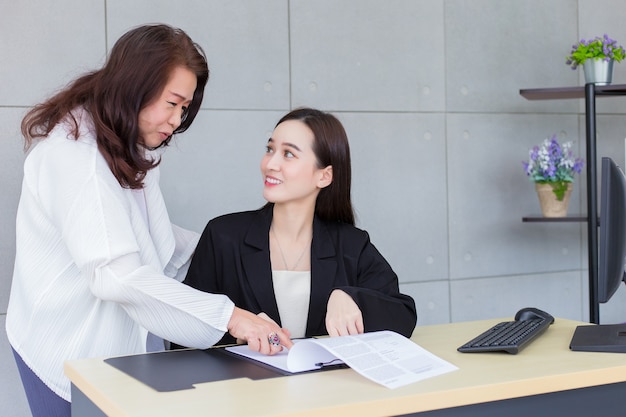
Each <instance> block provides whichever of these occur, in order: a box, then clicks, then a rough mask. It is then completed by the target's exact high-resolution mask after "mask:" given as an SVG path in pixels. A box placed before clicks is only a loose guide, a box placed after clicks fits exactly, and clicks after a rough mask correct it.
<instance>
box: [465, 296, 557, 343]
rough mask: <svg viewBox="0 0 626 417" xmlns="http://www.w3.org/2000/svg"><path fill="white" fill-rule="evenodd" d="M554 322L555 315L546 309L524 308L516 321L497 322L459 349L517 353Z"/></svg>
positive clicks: (518, 313) (517, 315) (516, 316)
mask: <svg viewBox="0 0 626 417" xmlns="http://www.w3.org/2000/svg"><path fill="white" fill-rule="evenodd" d="M552 323H554V317H552V316H551V315H550V314H548V313H546V312H545V311H541V310H539V309H537V308H532V307H527V308H523V309H521V310H520V311H518V312H517V314H516V315H515V320H514V321H504V322H502V323H498V324H496V325H495V326H493V327H491V328H490V329H488V330H486V331H485V332H483V333H481V334H480V335H478V336H477V337H475V338H474V339H472V340H470V341H469V342H467V343H465V344H464V345H463V346H460V347H459V348H458V349H457V350H458V351H459V352H464V353H469V352H496V351H505V352H508V353H513V354H516V353H518V352H519V351H520V350H521V349H522V348H523V347H524V346H526V345H527V344H528V343H530V342H531V341H532V340H534V339H535V338H536V337H537V336H539V335H540V334H541V333H543V332H544V331H545V330H546V329H547V328H548V327H549V326H550V325H551V324H552Z"/></svg>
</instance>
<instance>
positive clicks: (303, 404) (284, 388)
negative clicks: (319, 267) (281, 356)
mask: <svg viewBox="0 0 626 417" xmlns="http://www.w3.org/2000/svg"><path fill="white" fill-rule="evenodd" d="M499 321H502V320H484V321H476V322H464V323H452V324H444V325H436V326H423V327H417V328H416V329H415V332H414V333H413V336H412V340H414V341H415V342H416V343H418V344H420V345H421V346H422V347H424V348H425V349H427V350H429V351H431V352H433V353H434V354H436V355H438V356H440V357H441V358H443V359H445V360H447V361H449V362H451V363H453V364H455V365H456V366H458V367H459V370H457V371H454V372H451V373H448V374H445V375H441V376H437V377H435V378H431V379H427V380H425V381H420V382H417V383H414V384H411V385H408V386H405V387H401V388H397V389H393V390H390V389H388V388H385V387H383V386H380V385H378V384H376V383H374V382H371V381H370V380H368V379H366V378H364V377H362V376H361V375H359V374H357V373H356V372H355V371H353V370H351V369H340V370H335V371H330V372H316V373H308V374H302V375H295V376H288V377H280V378H271V379H264V380H257V381H252V380H249V379H245V378H244V379H234V380H227V381H218V382H209V383H203V384H197V385H196V386H195V389H190V390H183V391H174V392H157V391H155V390H153V389H152V388H150V387H149V386H147V385H144V384H143V383H141V382H139V381H137V380H135V379H133V378H132V377H130V376H128V375H126V374H125V373H123V372H121V371H119V370H118V369H116V368H114V367H112V366H110V365H108V364H106V363H105V362H103V360H102V359H82V360H74V361H68V362H66V365H65V373H66V374H67V375H68V377H69V378H70V379H71V380H72V382H73V383H74V385H75V386H76V387H77V388H78V389H80V390H81V391H82V392H83V393H84V394H85V395H86V396H87V397H88V398H89V399H91V401H92V402H93V403H95V404H96V405H97V406H98V407H99V408H100V409H101V410H103V412H105V413H106V414H107V415H109V416H113V417H139V416H151V417H160V416H167V417H171V416H172V415H180V416H182V415H184V416H190V417H191V416H204V415H207V413H208V412H209V411H210V414H211V415H219V416H231V415H232V416H241V415H256V416H281V415H290V416H294V415H295V416H314V415H315V416H318V415H339V414H341V415H346V416H348V415H358V416H383V415H400V414H407V413H412V412H420V411H429V410H436V409H442V408H449V407H455V406H462V405H469V404H477V403H482V402H489V401H497V400H502V399H508V398H516V397H523V396H529V395H536V394H543V393H549V392H556V391H563V390H569V389H576V388H583V387H589V386H596V385H604V384H610V383H615V382H623V381H626V355H620V354H616V353H591V352H572V351H570V350H569V342H570V340H571V337H572V334H573V332H574V329H575V328H576V326H577V325H580V324H586V323H581V322H577V321H570V320H564V319H558V318H557V319H556V320H555V323H554V324H553V325H552V326H550V328H549V329H548V330H547V331H546V332H545V333H544V334H543V335H541V336H540V337H539V338H538V339H537V340H535V341H533V342H532V343H531V344H530V345H529V346H527V347H526V348H525V349H524V350H522V351H521V352H520V353H519V354H518V355H510V354H507V353H459V352H457V350H456V348H457V347H458V346H460V345H462V344H463V343H464V342H466V341H468V340H470V339H471V338H473V337H475V336H477V335H478V334H479V333H480V332H482V331H484V330H486V329H487V328H488V327H490V326H492V325H493V324H495V323H497V322H499ZM164 377H165V378H166V377H167V375H164Z"/></svg>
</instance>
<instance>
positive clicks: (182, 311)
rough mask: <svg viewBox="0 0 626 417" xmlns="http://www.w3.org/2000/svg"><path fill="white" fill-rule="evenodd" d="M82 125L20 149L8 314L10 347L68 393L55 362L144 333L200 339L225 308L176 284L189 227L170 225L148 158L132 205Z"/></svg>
mask: <svg viewBox="0 0 626 417" xmlns="http://www.w3.org/2000/svg"><path fill="white" fill-rule="evenodd" d="M79 116H80V114H79ZM92 126H93V123H92V122H91V119H89V118H88V117H85V116H83V117H82V120H81V135H80V138H79V140H74V139H73V138H72V137H71V136H70V134H69V130H68V127H67V126H64V125H63V124H60V125H59V126H57V127H56V128H55V129H54V130H53V132H51V134H50V135H49V137H48V138H46V139H44V140H42V141H41V142H39V143H38V144H37V145H36V146H35V147H34V148H33V149H32V150H31V152H30V154H29V155H28V156H27V158H26V161H25V164H24V180H23V184H22V194H21V197H20V203H19V207H18V212H17V221H16V257H15V268H14V273H13V282H12V287H11V295H10V299H9V306H8V311H7V317H6V331H7V335H8V339H9V342H10V344H11V346H12V347H13V348H14V349H15V350H16V352H17V353H18V354H19V355H20V356H21V357H22V359H23V360H24V361H25V362H26V364H27V365H28V366H29V367H30V368H31V369H32V370H33V371H34V372H35V374H37V375H38V376H39V378H41V379H42V380H43V382H44V383H45V384H46V385H48V386H49V387H50V388H51V389H52V390H53V391H54V392H55V393H57V394H58V395H60V396H61V397H62V398H64V399H66V400H68V401H69V400H70V381H69V379H68V378H67V377H65V375H64V373H63V361H65V360H67V359H75V358H86V357H103V356H115V355H125V354H133V353H143V352H145V351H146V334H147V331H151V332H152V333H154V334H156V335H158V336H161V337H163V338H165V339H167V340H171V341H173V342H176V343H178V344H181V345H183V346H191V347H197V348H207V347H209V346H211V345H213V344H214V343H216V342H217V341H219V340H220V339H221V337H222V336H223V335H224V332H225V331H227V328H226V326H227V324H228V321H229V319H230V317H231V315H232V312H233V308H234V305H233V303H232V302H231V301H230V299H228V298H227V297H226V296H223V295H215V294H207V293H204V292H200V291H196V290H194V289H193V288H191V287H188V286H186V285H184V284H182V283H180V282H179V281H181V280H182V279H183V278H184V273H185V272H186V266H187V265H188V261H189V259H190V257H191V255H192V253H193V250H194V249H195V246H196V244H197V241H198V237H199V236H198V234H197V233H195V232H190V231H187V230H184V229H181V228H179V227H177V226H174V225H172V224H171V223H170V220H169V217H168V214H167V210H166V208H165V203H164V201H163V196H162V195H161V191H160V189H159V184H158V181H159V169H158V167H157V168H155V169H152V170H150V171H149V173H148V175H147V176H146V179H145V188H144V196H145V199H146V204H145V207H143V210H144V212H143V213H142V207H140V204H138V201H137V198H136V195H134V194H133V193H134V192H133V191H131V190H130V189H126V188H122V187H121V186H120V185H119V183H118V181H117V180H116V179H115V177H114V176H113V174H112V172H111V170H110V169H109V167H108V165H107V163H106V161H105V160H104V158H103V157H102V155H101V154H100V152H99V151H98V149H97V146H96V142H95V137H94V134H93V127H92ZM154 156H155V157H156V156H157V155H156V154H155V155H154ZM146 215H147V222H146ZM181 275H182V276H181Z"/></svg>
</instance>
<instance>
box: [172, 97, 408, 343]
mask: <svg viewBox="0 0 626 417" xmlns="http://www.w3.org/2000/svg"><path fill="white" fill-rule="evenodd" d="M261 174H262V177H263V181H264V187H263V197H264V198H265V199H266V200H267V201H268V204H266V205H265V206H264V207H263V208H261V209H260V210H256V211H247V212H242V213H233V214H227V215H224V216H221V217H217V218H215V219H213V220H211V221H210V222H209V223H208V225H207V226H206V228H205V230H204V232H203V234H202V236H201V238H200V242H199V244H198V246H197V248H196V251H195V254H194V257H193V259H192V262H191V265H190V268H189V271H188V273H187V276H186V279H185V281H184V282H185V283H186V284H188V285H190V286H192V287H194V288H197V289H199V290H202V291H206V292H211V293H216V294H225V295H227V296H228V297H229V298H230V299H231V300H232V301H233V302H234V303H235V305H236V306H237V307H240V308H242V309H246V310H249V311H251V312H254V313H257V314H259V315H261V316H262V317H265V318H267V319H271V320H273V321H275V322H276V323H278V324H279V325H280V326H281V327H283V328H284V329H287V330H288V331H289V333H290V334H291V337H292V338H299V337H312V336H319V335H325V334H328V335H330V336H338V335H348V334H359V333H363V332H371V331H376V330H384V329H388V330H393V331H396V332H398V333H401V334H403V335H404V336H407V337H410V336H411V333H412V332H413V329H414V328H415V324H416V321H417V314H416V311H415V302H414V301H413V299H412V298H411V297H409V296H407V295H404V294H401V293H400V292H399V288H398V277H397V276H396V274H395V273H394V272H393V270H392V269H391V267H390V266H389V264H388V263H387V261H386V260H385V259H384V258H383V256H382V255H381V254H380V253H379V252H378V250H377V249H376V248H375V247H374V245H373V244H372V243H371V242H370V239H369V235H368V234H367V232H365V231H363V230H360V229H358V228H356V227H355V226H354V212H353V209H352V202H351V199H350V183H351V166H350V149H349V145H348V138H347V136H346V133H345V130H344V128H343V126H342V125H341V123H340V122H339V120H337V118H335V117H334V116H333V115H331V114H328V113H324V112H321V111H319V110H315V109H309V108H302V109H297V110H294V111H292V112H290V113H289V114H287V115H286V116H284V117H283V118H282V119H281V120H280V121H279V122H278V124H277V125H276V127H275V129H274V132H273V133H272V137H271V138H270V139H269V140H268V143H267V151H266V153H265V156H264V157H263V159H262V161H261ZM234 342H235V339H234V338H233V337H232V336H229V335H226V336H225V337H224V338H223V339H222V340H221V341H220V343H234Z"/></svg>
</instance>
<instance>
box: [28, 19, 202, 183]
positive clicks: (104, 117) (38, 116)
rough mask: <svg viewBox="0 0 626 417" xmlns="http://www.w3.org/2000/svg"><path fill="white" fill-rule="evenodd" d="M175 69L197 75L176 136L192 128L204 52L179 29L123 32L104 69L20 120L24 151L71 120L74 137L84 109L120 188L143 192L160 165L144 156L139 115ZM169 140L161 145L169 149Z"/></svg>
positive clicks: (155, 27)
mask: <svg viewBox="0 0 626 417" xmlns="http://www.w3.org/2000/svg"><path fill="white" fill-rule="evenodd" d="M176 67H185V68H188V69H189V70H190V71H191V72H193V73H194V74H196V77H197V87H196V90H195V91H194V94H193V99H192V102H191V103H190V105H189V107H188V112H187V114H186V117H185V118H184V119H183V120H182V123H181V125H180V126H179V127H178V128H177V129H176V130H175V131H174V133H181V132H184V131H185V130H187V128H188V127H189V126H190V125H191V123H192V122H193V120H194V118H195V117H196V114H197V113H198V110H199V109H200V105H201V103H202V98H203V96H204V87H205V86H206V83H207V81H208V79H209V68H208V65H207V61H206V56H205V54H204V51H203V50H202V48H201V47H200V46H199V45H198V44H196V43H195V42H193V41H192V40H191V38H190V37H189V36H188V35H187V34H186V33H185V32H183V31H182V30H181V29H177V28H173V27H170V26H168V25H163V24H157V25H144V26H139V27H137V28H135V29H132V30H130V31H129V32H127V33H125V34H124V35H123V36H122V37H121V38H120V39H119V40H118V41H117V42H116V43H115V45H114V46H113V48H112V49H111V53H110V54H109V57H108V59H107V62H106V63H105V65H104V67H102V68H101V69H99V70H97V71H93V72H90V73H87V74H85V75H83V76H81V77H79V78H78V79H76V80H74V81H73V82H72V83H71V84H70V85H69V86H68V87H67V88H65V89H64V90H62V91H61V92H59V93H57V94H56V95H54V96H53V97H52V98H50V99H48V100H47V101H45V102H43V103H41V104H38V105H36V106H35V107H33V108H32V109H31V110H30V111H29V112H28V113H27V114H26V116H25V117H24V119H23V120H22V134H23V135H24V138H25V148H26V149H28V148H30V146H31V145H32V142H33V140H34V139H36V138H45V137H46V136H47V135H48V134H50V132H51V131H52V129H53V128H54V126H55V125H57V124H58V123H59V122H61V121H62V120H64V119H65V118H69V120H70V121H71V122H72V123H73V132H72V134H73V137H74V138H75V139H78V136H79V125H78V124H79V123H78V121H77V118H76V116H75V115H73V114H72V111H73V110H75V109H77V108H79V107H82V108H83V109H84V110H85V111H86V112H88V113H89V115H90V116H91V117H92V118H93V122H94V125H95V130H96V141H97V143H98V149H99V150H100V152H101V153H102V155H103V156H104V158H105V159H106V161H107V163H108V165H109V167H110V169H111V171H112V172H113V175H115V177H116V178H117V180H118V182H119V183H120V185H121V186H122V187H126V188H135V189H137V188H142V187H143V179H144V178H145V176H146V173H147V172H148V170H150V169H152V168H154V167H155V166H157V165H158V164H159V162H160V160H152V159H149V158H147V157H146V154H145V152H144V151H143V149H142V147H141V145H139V143H138V139H139V125H138V118H139V112H140V111H141V109H143V108H144V107H145V106H147V105H148V104H150V103H151V102H152V101H153V100H155V99H157V98H158V96H159V94H161V92H162V91H163V88H165V85H166V84H167V82H168V81H169V77H170V75H171V74H172V72H173V70H174V69H175V68H176ZM170 140H171V136H170V137H169V138H167V140H166V141H164V142H163V144H162V145H161V146H167V144H168V143H169V141H170Z"/></svg>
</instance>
